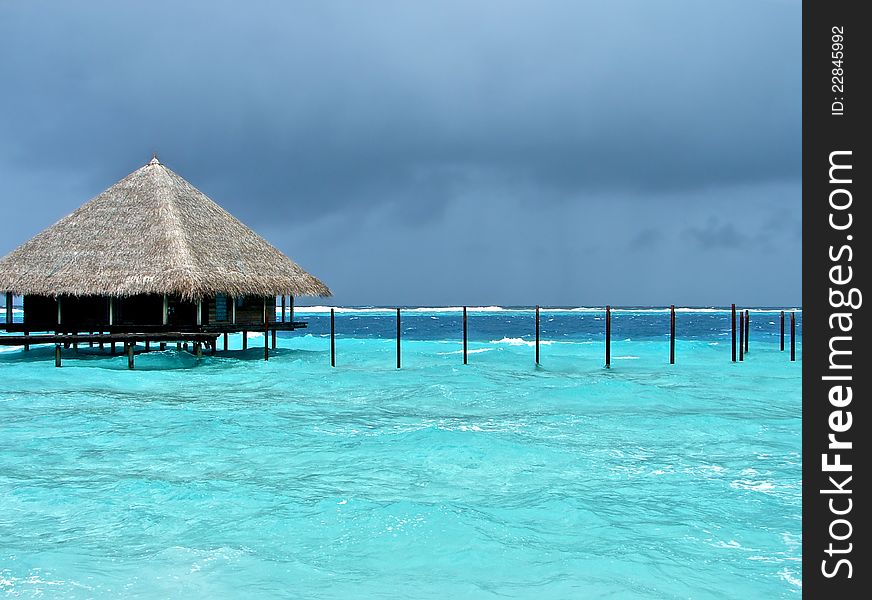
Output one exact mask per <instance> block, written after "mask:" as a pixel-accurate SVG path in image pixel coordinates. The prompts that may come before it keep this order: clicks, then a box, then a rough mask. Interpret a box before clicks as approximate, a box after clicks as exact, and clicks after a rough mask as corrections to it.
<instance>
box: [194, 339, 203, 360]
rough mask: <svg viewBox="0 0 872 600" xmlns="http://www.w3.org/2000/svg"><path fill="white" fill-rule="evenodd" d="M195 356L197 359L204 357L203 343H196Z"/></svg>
mask: <svg viewBox="0 0 872 600" xmlns="http://www.w3.org/2000/svg"><path fill="white" fill-rule="evenodd" d="M194 356H196V357H197V358H200V357H202V356H203V344H202V343H201V342H194Z"/></svg>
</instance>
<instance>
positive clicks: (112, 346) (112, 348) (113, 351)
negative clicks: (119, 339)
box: [110, 342, 117, 356]
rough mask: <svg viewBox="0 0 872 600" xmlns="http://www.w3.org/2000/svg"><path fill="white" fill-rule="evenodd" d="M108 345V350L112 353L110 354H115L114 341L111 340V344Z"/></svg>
mask: <svg viewBox="0 0 872 600" xmlns="http://www.w3.org/2000/svg"><path fill="white" fill-rule="evenodd" d="M110 346H111V347H110V352H111V353H112V356H115V355H116V354H117V352H116V350H115V342H112V344H111V345H110Z"/></svg>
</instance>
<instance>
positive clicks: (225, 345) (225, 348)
mask: <svg viewBox="0 0 872 600" xmlns="http://www.w3.org/2000/svg"><path fill="white" fill-rule="evenodd" d="M224 352H227V333H225V334H224Z"/></svg>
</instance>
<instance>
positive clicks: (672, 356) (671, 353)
mask: <svg viewBox="0 0 872 600" xmlns="http://www.w3.org/2000/svg"><path fill="white" fill-rule="evenodd" d="M669 364H670V365H674V364H675V305H674V304H673V305H672V306H670V307H669Z"/></svg>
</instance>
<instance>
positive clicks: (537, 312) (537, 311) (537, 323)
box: [536, 304, 539, 365]
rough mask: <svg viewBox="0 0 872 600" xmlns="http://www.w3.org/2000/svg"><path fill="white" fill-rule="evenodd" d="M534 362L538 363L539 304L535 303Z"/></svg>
mask: <svg viewBox="0 0 872 600" xmlns="http://www.w3.org/2000/svg"><path fill="white" fill-rule="evenodd" d="M536 364H537V365H538V364H539V305H538V304H537V305H536Z"/></svg>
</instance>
